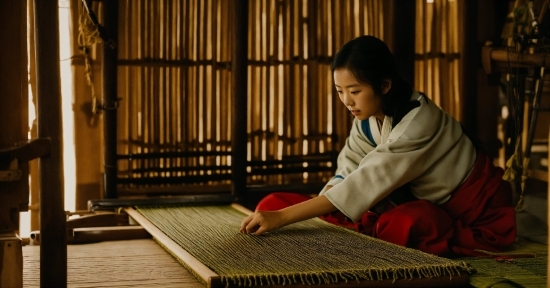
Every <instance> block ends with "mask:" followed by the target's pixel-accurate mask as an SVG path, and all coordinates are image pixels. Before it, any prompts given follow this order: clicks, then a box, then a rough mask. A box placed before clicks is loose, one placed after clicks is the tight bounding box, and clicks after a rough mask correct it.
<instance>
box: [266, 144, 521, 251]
mask: <svg viewBox="0 0 550 288" xmlns="http://www.w3.org/2000/svg"><path fill="white" fill-rule="evenodd" d="M502 175H503V170H502V169H501V168H500V167H495V166H493V164H492V163H491V161H490V160H489V158H488V157H487V156H486V155H485V154H484V153H482V152H478V156H477V159H476V162H475V167H474V170H473V171H472V173H471V175H470V177H468V179H467V180H466V181H465V182H464V183H463V184H462V185H461V186H460V187H458V188H457V189H456V190H455V191H454V192H453V194H452V196H451V199H450V200H449V201H447V202H446V203H444V204H443V205H439V206H438V205H435V204H433V203H431V202H430V201H427V200H416V201H411V202H406V203H404V204H401V205H399V206H396V207H390V206H388V208H387V210H386V211H385V212H384V213H382V214H380V215H377V214H375V213H373V212H370V211H368V212H366V213H365V214H364V215H363V216H362V218H361V220H359V221H358V222H357V223H353V222H351V221H349V220H348V219H347V218H346V217H345V216H344V215H343V214H342V213H341V212H339V211H337V212H335V213H332V214H330V215H324V216H322V217H321V218H322V219H324V220H325V221H327V222H330V223H332V224H336V225H339V226H344V227H347V228H351V229H355V230H357V231H358V232H361V233H364V234H367V235H370V236H374V237H377V238H379V239H382V240H385V241H388V242H391V243H395V244H398V245H402V246H406V247H410V248H415V249H419V250H421V251H424V252H428V253H431V254H435V255H440V256H477V255H483V253H479V252H476V251H475V250H476V249H480V250H487V251H492V252H498V251H500V250H502V249H503V248H505V247H507V246H508V245H510V244H512V243H513V242H514V241H515V238H516V217H515V210H514V207H513V205H512V190H511V186H510V184H509V183H508V182H506V181H504V180H502ZM308 199H310V198H309V197H307V196H305V195H301V194H296V193H289V192H278V193H273V194H270V195H268V196H266V197H265V198H264V199H262V201H260V203H259V204H258V206H257V208H256V210H279V209H282V208H285V207H288V206H291V205H293V204H297V203H300V202H303V201H306V200H308Z"/></svg>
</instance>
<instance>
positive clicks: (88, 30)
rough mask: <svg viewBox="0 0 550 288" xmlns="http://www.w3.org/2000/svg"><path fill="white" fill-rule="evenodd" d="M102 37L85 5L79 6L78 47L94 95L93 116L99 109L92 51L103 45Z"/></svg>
mask: <svg viewBox="0 0 550 288" xmlns="http://www.w3.org/2000/svg"><path fill="white" fill-rule="evenodd" d="M101 42H102V40H101V37H100V35H99V30H98V27H97V26H96V25H94V23H93V22H92V20H91V19H90V17H89V16H88V13H87V11H86V10H85V9H84V4H83V3H82V2H80V5H78V47H79V49H80V51H81V52H82V54H83V55H84V73H85V76H86V84H87V85H88V86H89V87H90V91H91V94H92V115H96V114H99V110H98V109H97V107H98V104H97V96H96V94H95V89H94V84H93V83H94V81H93V80H94V75H93V69H92V65H91V56H90V50H91V47H92V45H94V44H96V43H101ZM94 121H95V116H92V118H91V119H90V125H93V124H94Z"/></svg>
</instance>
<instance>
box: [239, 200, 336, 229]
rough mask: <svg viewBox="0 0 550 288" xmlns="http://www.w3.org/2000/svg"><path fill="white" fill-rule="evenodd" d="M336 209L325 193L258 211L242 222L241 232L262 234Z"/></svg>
mask: <svg viewBox="0 0 550 288" xmlns="http://www.w3.org/2000/svg"><path fill="white" fill-rule="evenodd" d="M335 210H336V207H334V205H332V203H330V201H328V199H327V197H325V196H324V195H321V196H318V197H315V198H312V199H310V200H307V201H304V202H302V203H298V204H295V205H292V206H290V207H287V208H284V209H281V210H278V211H261V210H260V211H256V212H254V213H252V214H250V215H248V216H246V217H245V218H244V219H243V221H242V222H241V227H240V229H239V231H240V232H241V233H254V234H256V235H261V234H262V233H264V232H269V231H272V230H275V229H278V228H281V227H283V226H286V225H289V224H292V223H296V222H299V221H303V220H307V219H310V218H314V217H318V216H321V215H324V214H327V213H330V212H333V211H335Z"/></svg>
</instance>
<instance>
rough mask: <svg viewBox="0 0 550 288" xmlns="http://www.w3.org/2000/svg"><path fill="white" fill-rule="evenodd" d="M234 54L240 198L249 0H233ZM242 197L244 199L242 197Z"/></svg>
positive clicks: (235, 171)
mask: <svg viewBox="0 0 550 288" xmlns="http://www.w3.org/2000/svg"><path fill="white" fill-rule="evenodd" d="M232 41H233V44H232V45H233V54H232V59H231V72H232V74H233V75H232V86H233V88H232V95H233V99H234V100H233V101H234V103H233V111H232V138H233V141H232V148H231V150H232V152H233V155H232V159H231V165H232V180H233V181H232V187H231V191H232V193H233V195H234V196H235V197H237V198H239V199H241V197H242V196H243V195H244V193H245V192H246V178H247V177H246V175H247V172H246V163H247V161H246V152H247V146H248V145H247V142H248V139H247V138H248V137H247V124H246V123H247V117H248V113H247V112H246V111H247V97H248V91H247V87H248V85H247V83H248V75H247V69H248V67H247V63H248V0H235V1H233V39H232ZM241 200H242V199H241Z"/></svg>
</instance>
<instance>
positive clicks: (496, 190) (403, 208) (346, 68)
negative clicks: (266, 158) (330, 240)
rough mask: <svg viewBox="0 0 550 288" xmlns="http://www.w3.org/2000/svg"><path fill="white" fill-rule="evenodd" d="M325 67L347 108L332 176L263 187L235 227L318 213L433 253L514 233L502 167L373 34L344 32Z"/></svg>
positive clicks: (250, 229)
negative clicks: (284, 188)
mask: <svg viewBox="0 0 550 288" xmlns="http://www.w3.org/2000/svg"><path fill="white" fill-rule="evenodd" d="M331 68H332V72H333V76H334V84H335V86H336V90H337V92H338V95H339V97H340V100H341V101H342V103H343V104H344V105H345V106H346V107H347V108H348V109H349V111H350V112H351V113H352V114H353V115H354V116H355V119H354V122H353V126H352V129H351V132H350V135H349V137H348V138H347V140H346V144H345V147H344V148H343V150H342V151H341V152H340V154H339V157H338V168H337V171H336V176H334V178H333V179H332V180H330V181H329V182H328V183H327V185H326V186H325V187H324V188H323V190H322V191H321V192H320V193H319V196H318V197H314V198H311V199H309V198H308V197H305V196H303V195H299V194H292V193H274V194H271V195H268V196H267V197H266V198H264V199H262V201H260V203H259V204H258V206H257V209H256V211H255V212H254V213H253V214H252V215H250V216H248V217H246V218H244V219H243V221H242V224H241V228H240V231H241V232H242V233H255V234H256V235H261V234H262V233H265V232H268V231H272V230H274V229H278V228H280V227H283V226H285V225H288V224H291V223H295V222H298V221H302V220H306V219H310V218H313V217H318V216H321V217H322V218H323V219H325V220H326V221H329V222H331V223H334V224H337V225H341V226H345V227H348V228H354V229H356V230H357V231H359V232H361V233H365V234H367V235H370V236H374V237H377V238H379V239H382V240H385V241H389V242H392V243H395V244H398V245H403V246H407V247H411V248H416V249H419V250H422V251H425V252H428V253H432V254H436V255H441V256H458V255H479V254H483V250H487V251H492V252H496V251H500V250H502V249H504V248H505V247H506V246H508V245H510V244H511V243H513V242H514V240H515V236H516V228H515V211H514V207H513V205H512V192H511V187H510V184H509V183H508V182H506V181H503V180H502V174H503V171H502V169H501V168H499V167H495V166H493V165H492V163H491V160H490V159H489V158H488V157H487V156H486V155H485V154H484V153H483V151H482V150H480V149H477V148H476V147H475V145H474V144H473V142H472V140H471V139H470V138H469V137H468V136H467V135H466V134H465V133H464V131H463V129H462V126H461V124H460V123H459V122H458V121H456V120H455V119H453V118H452V117H451V116H450V115H448V114H447V113H445V112H444V111H442V110H441V109H440V108H439V107H438V106H437V105H435V104H434V103H433V102H432V101H430V100H429V99H428V97H426V95H424V94H422V93H419V92H418V91H414V90H413V88H412V86H411V85H410V84H409V83H408V82H407V81H405V80H404V79H403V78H402V77H401V76H400V75H399V73H398V71H397V67H396V64H395V61H394V58H393V55H392V53H391V52H390V51H389V49H388V47H387V46H386V45H385V44H384V43H383V42H382V41H381V40H379V39H377V38H375V37H373V36H362V37H358V38H356V39H353V40H351V41H350V42H348V43H346V44H345V45H344V46H343V47H342V48H341V49H340V50H339V51H338V53H337V54H336V55H335V57H334V61H333V63H332V67H331ZM270 210H271V211H270Z"/></svg>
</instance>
